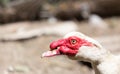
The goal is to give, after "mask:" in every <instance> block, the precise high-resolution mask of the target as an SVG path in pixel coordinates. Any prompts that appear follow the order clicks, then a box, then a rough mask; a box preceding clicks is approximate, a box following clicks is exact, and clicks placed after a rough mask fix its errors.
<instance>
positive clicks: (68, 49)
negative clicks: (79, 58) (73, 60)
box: [50, 36, 92, 56]
mask: <svg viewBox="0 0 120 74" xmlns="http://www.w3.org/2000/svg"><path fill="white" fill-rule="evenodd" d="M71 40H76V43H75V44H73V43H72V42H71ZM81 46H92V43H90V42H88V41H86V40H84V39H80V38H79V37H76V36H71V37H69V38H65V39H60V40H58V41H54V42H52V43H51V44H50V49H51V51H52V50H55V49H56V51H57V52H59V53H60V54H64V55H69V56H74V55H76V54H77V52H78V50H79V48H80V47H81ZM58 47H59V48H58Z"/></svg>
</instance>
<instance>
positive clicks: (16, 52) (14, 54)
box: [0, 18, 120, 74]
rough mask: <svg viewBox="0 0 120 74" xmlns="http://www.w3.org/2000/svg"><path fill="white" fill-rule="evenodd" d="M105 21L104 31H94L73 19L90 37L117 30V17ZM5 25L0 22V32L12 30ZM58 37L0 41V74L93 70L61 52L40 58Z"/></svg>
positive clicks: (60, 73) (63, 73)
mask: <svg viewBox="0 0 120 74" xmlns="http://www.w3.org/2000/svg"><path fill="white" fill-rule="evenodd" d="M105 21H107V23H109V24H110V29H109V30H108V31H105V32H99V31H96V30H95V29H93V28H91V27H90V26H88V25H87V22H85V21H84V22H76V23H77V24H78V27H79V31H81V32H83V33H85V34H87V35H89V36H92V37H96V36H97V37H98V36H101V35H102V36H103V35H118V34H119V33H120V25H119V23H120V19H119V18H109V19H105ZM42 23H43V22H42ZM44 23H45V24H47V22H44ZM6 26H8V25H2V26H0V36H2V35H4V34H7V33H9V32H10V31H11V30H13V29H11V28H9V27H6ZM19 26H22V25H19ZM29 27H31V28H36V27H41V22H32V25H29ZM59 38H61V37H59V36H52V35H49V36H40V37H37V38H32V39H29V40H23V41H6V42H3V41H1V42H0V74H93V72H92V70H91V69H89V68H87V67H86V66H83V65H81V64H79V63H78V62H77V61H73V60H69V59H68V58H67V57H64V56H57V57H52V58H41V54H42V53H43V52H44V51H47V50H48V49H49V44H50V42H51V41H53V40H56V39H59ZM117 52H118V51H117ZM119 52H120V51H119Z"/></svg>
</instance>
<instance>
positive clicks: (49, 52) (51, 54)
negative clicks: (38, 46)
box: [42, 50, 60, 57]
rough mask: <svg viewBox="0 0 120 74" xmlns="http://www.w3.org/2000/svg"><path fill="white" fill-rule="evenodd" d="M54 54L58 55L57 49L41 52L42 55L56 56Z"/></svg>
mask: <svg viewBox="0 0 120 74" xmlns="http://www.w3.org/2000/svg"><path fill="white" fill-rule="evenodd" d="M56 55H60V53H59V52H58V51H57V50H52V51H47V52H44V53H43V54H42V57H52V56H56Z"/></svg>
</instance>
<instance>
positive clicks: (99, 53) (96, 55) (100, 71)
mask: <svg viewBox="0 0 120 74" xmlns="http://www.w3.org/2000/svg"><path fill="white" fill-rule="evenodd" d="M70 36H77V37H80V38H84V39H85V40H87V41H90V42H92V43H93V44H95V46H94V47H88V46H82V47H80V48H79V52H78V53H77V54H76V56H74V57H71V56H68V57H69V58H71V59H75V60H80V61H87V62H90V63H91V64H92V66H93V68H94V70H95V74H120V56H117V55H113V54H111V52H109V51H108V50H106V49H104V48H103V47H102V46H101V45H100V44H99V43H98V42H97V41H96V40H94V39H92V38H90V37H88V36H85V35H84V34H82V33H80V32H71V33H69V34H67V35H66V36H65V38H68V37H70Z"/></svg>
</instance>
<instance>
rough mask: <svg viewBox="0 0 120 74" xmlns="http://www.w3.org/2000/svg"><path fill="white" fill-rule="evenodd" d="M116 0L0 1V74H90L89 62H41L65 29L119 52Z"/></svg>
mask: <svg viewBox="0 0 120 74" xmlns="http://www.w3.org/2000/svg"><path fill="white" fill-rule="evenodd" d="M119 24H120V1H119V0H0V74H94V71H93V69H92V68H91V65H90V63H86V62H79V61H74V60H70V59H68V58H67V57H66V56H56V57H51V58H41V54H42V53H43V52H45V51H47V50H49V44H50V43H51V42H52V41H54V40H57V39H59V38H62V37H63V36H64V35H65V34H66V33H69V32H71V31H79V32H82V33H84V34H86V35H88V36H90V37H92V38H94V39H96V40H98V41H99V42H100V43H101V44H102V45H103V46H104V47H105V48H106V49H107V50H110V51H111V52H112V53H113V54H115V55H116V54H119V53H120V25H119Z"/></svg>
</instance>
